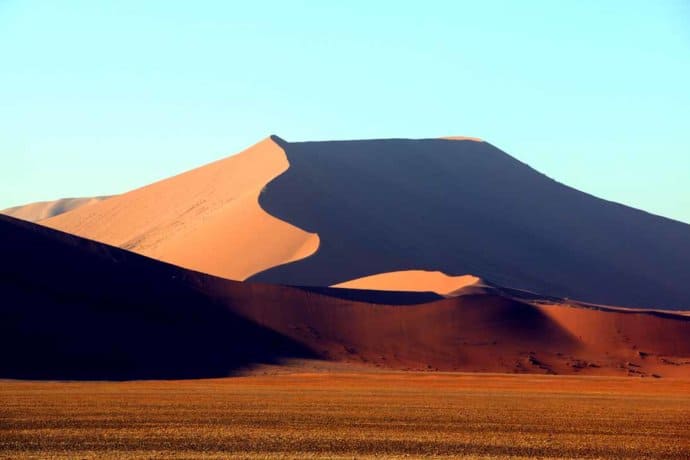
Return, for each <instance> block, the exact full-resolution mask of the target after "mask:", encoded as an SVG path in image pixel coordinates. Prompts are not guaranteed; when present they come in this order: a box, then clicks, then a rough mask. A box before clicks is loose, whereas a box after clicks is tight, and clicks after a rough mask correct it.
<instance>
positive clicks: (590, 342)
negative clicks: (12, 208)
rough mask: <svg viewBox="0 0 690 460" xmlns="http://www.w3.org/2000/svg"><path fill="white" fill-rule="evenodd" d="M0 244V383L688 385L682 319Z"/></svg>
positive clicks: (49, 239)
mask: <svg viewBox="0 0 690 460" xmlns="http://www.w3.org/2000/svg"><path fill="white" fill-rule="evenodd" d="M0 232H1V233H2V234H3V238H2V239H0V260H1V261H2V262H1V264H0V275H1V276H0V295H1V296H2V302H1V303H0V316H1V317H2V318H3V320H2V322H0V349H2V350H5V354H4V357H3V359H2V361H0V376H2V377H35V378H111V379H112V378H152V377H155V378H169V377H201V376H218V375H227V374H230V373H233V372H236V371H237V370H238V369H241V368H246V367H247V366H252V365H254V364H259V363H282V362H285V361H286V360H303V359H320V360H327V361H337V362H342V363H347V365H353V364H357V365H360V366H361V365H364V366H375V367H381V368H389V369H439V370H458V371H488V372H525V373H568V374H572V373H580V374H613V375H628V374H630V375H652V374H658V375H661V376H690V318H688V317H687V316H683V315H680V314H673V313H659V312H651V311H635V312H629V311H614V310H610V309H603V308H583V307H579V306H568V305H565V304H558V305H542V304H540V303H539V301H538V299H533V300H531V301H530V302H526V301H523V300H520V299H518V298H514V297H512V296H509V295H505V294H504V293H503V292H502V291H501V290H500V289H493V288H491V287H487V288H485V289H484V291H483V292H480V291H476V290H475V291H471V290H470V291H469V292H468V293H466V294H462V293H460V295H458V296H457V297H452V298H447V299H442V300H438V301H434V302H430V303H422V304H414V303H413V302H406V303H407V305H382V304H380V303H379V304H375V303H369V302H365V301H362V299H361V298H360V300H352V297H351V295H350V294H348V290H344V291H343V292H344V293H345V294H344V295H340V292H341V290H339V289H328V288H322V289H321V292H320V293H319V292H313V291H310V290H308V289H301V288H293V287H287V286H277V285H265V284H260V283H246V282H245V283H243V282H236V281H230V280H225V279H221V278H216V277H213V276H210V275H206V274H202V273H198V272H193V271H189V270H185V269H182V268H179V267H175V266H173V265H169V264H165V263H162V262H160V261H157V260H154V259H150V258H146V257H142V256H140V255H137V254H135V253H132V252H129V251H124V250H121V249H118V248H115V247H112V246H108V245H104V244H101V243H97V242H94V241H90V240H86V239H83V238H79V237H76V236H73V235H69V234H66V233H62V232H58V231H55V230H52V229H49V228H46V227H43V226H39V225H35V224H31V223H28V222H24V221H20V220H16V219H12V218H9V217H5V216H0ZM361 292H364V291H361ZM372 295H373V296H375V293H372ZM396 295H399V296H405V295H408V296H410V298H411V299H414V298H416V296H418V293H407V294H406V293H396ZM549 302H550V303H551V304H553V299H549ZM411 303H412V304H411Z"/></svg>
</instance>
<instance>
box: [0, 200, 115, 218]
mask: <svg viewBox="0 0 690 460" xmlns="http://www.w3.org/2000/svg"><path fill="white" fill-rule="evenodd" d="M106 198H110V196H97V197H83V198H62V199H59V200H53V201H37V202H35V203H29V204H25V205H21V206H14V207H12V208H7V209H3V210H2V211H0V214H5V215H7V216H10V217H15V218H17V219H22V220H28V221H29V222H39V221H41V220H44V219H49V218H51V217H55V216H58V215H60V214H64V213H66V212H69V211H72V210H74V209H77V208H81V207H84V206H91V205H93V204H96V203H100V202H101V201H103V200H105V199H106Z"/></svg>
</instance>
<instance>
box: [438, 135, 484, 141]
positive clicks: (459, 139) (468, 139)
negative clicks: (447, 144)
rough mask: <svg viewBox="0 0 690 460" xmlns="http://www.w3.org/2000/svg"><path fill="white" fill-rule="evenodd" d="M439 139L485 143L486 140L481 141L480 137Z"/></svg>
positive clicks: (444, 137) (445, 137)
mask: <svg viewBox="0 0 690 460" xmlns="http://www.w3.org/2000/svg"><path fill="white" fill-rule="evenodd" d="M439 139H443V140H446V141H474V142H484V139H481V138H479V137H472V136H443V137H439Z"/></svg>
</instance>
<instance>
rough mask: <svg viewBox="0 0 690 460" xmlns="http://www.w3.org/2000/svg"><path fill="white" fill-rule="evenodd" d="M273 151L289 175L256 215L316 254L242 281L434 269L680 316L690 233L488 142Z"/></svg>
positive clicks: (686, 297)
mask: <svg viewBox="0 0 690 460" xmlns="http://www.w3.org/2000/svg"><path fill="white" fill-rule="evenodd" d="M281 145H282V147H283V148H284V150H285V152H286V154H287V158H288V161H289V163H290V168H289V169H288V170H287V171H285V172H284V173H283V174H281V175H279V176H278V177H276V178H275V179H273V180H272V181H271V182H270V183H269V184H268V186H267V187H266V189H265V191H264V193H262V194H261V197H260V203H261V206H262V207H263V208H264V209H265V210H266V211H267V212H269V213H270V214H272V215H274V216H276V217H277V218H279V219H282V220H284V221H287V222H290V223H291V224H293V225H296V226H297V227H299V228H302V229H304V230H306V231H308V232H314V233H317V234H318V235H319V238H320V246H319V248H318V251H317V252H316V253H314V254H313V255H312V256H310V257H307V258H304V259H301V260H298V261H295V262H293V263H289V264H285V265H282V266H279V267H274V268H270V269H268V270H266V271H264V272H262V273H258V274H256V275H254V276H252V277H251V278H249V279H250V280H255V281H263V282H275V283H283V284H293V285H295V284H299V285H315V286H331V285H336V284H339V283H343V282H346V281H350V280H354V279H358V278H363V277H367V276H370V275H375V274H380V273H386V272H396V271H401V270H429V271H436V270H438V271H442V272H444V273H447V274H449V275H463V274H467V273H471V274H473V275H476V276H478V277H480V278H482V279H486V280H488V281H490V282H493V283H496V284H498V285H502V286H509V287H513V288H518V289H524V290H529V291H534V292H538V293H540V294H548V295H554V296H558V297H568V298H575V299H578V300H584V301H590V302H596V303H603V304H613V305H625V306H634V307H658V308H662V307H663V308H668V309H683V308H689V307H690V283H689V282H688V280H690V226H689V225H687V224H683V223H680V222H676V221H673V220H670V219H666V218H662V217H658V216H655V215H651V214H648V213H645V212H643V211H639V210H636V209H633V208H629V207H626V206H623V205H620V204H616V203H612V202H608V201H605V200H601V199H598V198H595V197H593V196H591V195H588V194H586V193H582V192H579V191H577V190H575V189H572V188H570V187H567V186H564V185H562V184H560V183H558V182H555V181H553V180H551V179H549V178H548V177H546V176H544V175H542V174H540V173H538V172H537V171H535V170H533V169H532V168H530V167H528V166H527V165H525V164H523V163H521V162H519V161H517V160H515V159H514V158H512V157H510V156H509V155H507V154H506V153H504V152H502V151H501V150H499V149H497V148H496V147H494V146H492V145H491V144H488V143H486V142H476V141H469V140H446V139H426V140H406V139H389V140H363V141H338V142H296V143H288V142H282V143H281ZM592 167H593V170H592V174H601V173H603V172H602V171H600V170H597V166H596V165H592Z"/></svg>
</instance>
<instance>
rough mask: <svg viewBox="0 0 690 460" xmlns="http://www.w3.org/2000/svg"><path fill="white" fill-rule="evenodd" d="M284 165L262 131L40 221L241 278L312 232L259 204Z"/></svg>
mask: <svg viewBox="0 0 690 460" xmlns="http://www.w3.org/2000/svg"><path fill="white" fill-rule="evenodd" d="M287 168H288V162H287V159H286V157H285V153H284V152H283V150H282V149H281V147H280V146H278V145H277V144H276V143H275V142H274V141H273V140H272V139H270V138H269V139H265V140H263V141H261V142H259V143H258V144H256V145H254V146H253V147H250V148H249V149H247V150H245V151H244V152H241V153H239V154H237V155H235V156H232V157H229V158H225V159H223V160H220V161H217V162H215V163H211V164H208V165H206V166H202V167H200V168H197V169H194V170H192V171H189V172H186V173H184V174H180V175H178V176H175V177H172V178H170V179H166V180H163V181H160V182H156V183H154V184H151V185H149V186H146V187H143V188H140V189H137V190H134V191H132V192H129V193H125V194H123V195H119V196H117V197H114V198H112V199H110V200H108V201H105V202H103V203H101V204H99V205H98V206H92V207H89V208H84V209H78V210H76V211H74V212H72V213H69V214H65V215H62V216H58V217H56V218H53V219H49V220H47V221H44V222H42V224H44V225H46V226H49V227H53V228H57V229H63V230H66V231H69V232H70V233H74V234H76V235H80V236H85V237H88V238H91V239H95V240H98V241H101V242H104V243H107V244H111V245H115V246H120V247H123V248H125V249H129V250H131V251H134V252H138V253H141V254H145V255H147V256H150V257H154V258H156V259H159V260H162V261H165V262H170V263H173V264H176V265H180V266H183V267H186V268H190V269H193V270H199V271H203V272H205V273H210V274H213V275H217V276H222V277H225V278H230V279H237V280H242V279H245V278H247V277H248V276H250V275H252V274H254V273H256V272H258V271H261V270H265V269H267V268H270V267H273V266H276V265H280V264H283V263H286V262H290V261H294V260H298V259H301V258H303V257H306V256H308V255H309V254H311V253H313V252H314V251H315V250H316V248H317V247H318V245H319V239H318V236H317V235H315V234H311V233H307V232H305V231H303V230H300V229H299V228H297V227H295V226H293V225H291V224H289V223H286V222H284V221H281V220H279V219H276V218H275V217H273V216H271V215H269V214H267V213H266V212H264V211H263V210H262V209H261V207H260V206H259V204H258V197H259V194H260V193H261V191H262V189H263V188H264V186H265V185H266V183H267V182H268V181H270V180H271V179H273V178H274V177H276V176H277V175H279V174H281V173H282V172H284V171H285V170H286V169H287Z"/></svg>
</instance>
